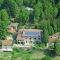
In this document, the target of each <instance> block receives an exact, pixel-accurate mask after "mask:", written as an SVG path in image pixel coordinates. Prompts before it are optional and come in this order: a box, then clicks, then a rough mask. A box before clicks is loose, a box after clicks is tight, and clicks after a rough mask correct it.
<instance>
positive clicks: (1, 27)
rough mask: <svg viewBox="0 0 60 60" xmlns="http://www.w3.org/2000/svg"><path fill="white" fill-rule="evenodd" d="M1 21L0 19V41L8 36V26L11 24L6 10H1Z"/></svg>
mask: <svg viewBox="0 0 60 60" xmlns="http://www.w3.org/2000/svg"><path fill="white" fill-rule="evenodd" d="M0 14H1V19H0V39H4V38H5V37H6V35H7V26H8V24H9V22H10V21H9V16H8V13H7V11H6V10H5V9H2V10H1V13H0Z"/></svg>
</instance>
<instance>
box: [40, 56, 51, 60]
mask: <svg viewBox="0 0 60 60" xmlns="http://www.w3.org/2000/svg"><path fill="white" fill-rule="evenodd" d="M41 60H52V58H51V57H49V56H45V57H44V58H42V59H41Z"/></svg>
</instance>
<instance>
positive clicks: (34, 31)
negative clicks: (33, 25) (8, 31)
mask: <svg viewBox="0 0 60 60" xmlns="http://www.w3.org/2000/svg"><path fill="white" fill-rule="evenodd" d="M40 32H42V30H39V29H20V30H19V31H18V34H17V40H20V39H22V38H23V37H25V36H27V37H29V36H32V37H33V36H40V35H41V34H40Z"/></svg>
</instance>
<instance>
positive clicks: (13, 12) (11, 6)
mask: <svg viewBox="0 0 60 60" xmlns="http://www.w3.org/2000/svg"><path fill="white" fill-rule="evenodd" d="M7 5H8V7H9V9H10V14H11V16H12V17H14V18H17V17H18V16H19V11H20V9H19V7H18V5H17V4H16V2H15V1H14V0H8V1H7Z"/></svg>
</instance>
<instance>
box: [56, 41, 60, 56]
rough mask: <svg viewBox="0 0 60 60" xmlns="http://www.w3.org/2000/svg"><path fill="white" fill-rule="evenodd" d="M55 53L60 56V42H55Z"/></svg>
mask: <svg viewBox="0 0 60 60" xmlns="http://www.w3.org/2000/svg"><path fill="white" fill-rule="evenodd" d="M55 51H56V53H57V54H58V55H60V40H57V41H56V42H55Z"/></svg>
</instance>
